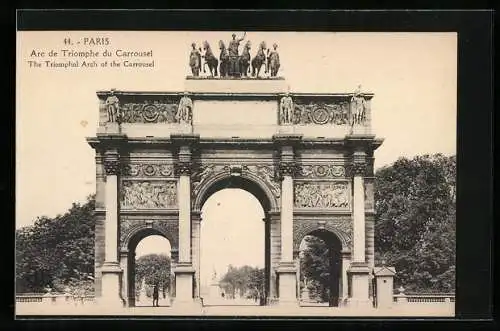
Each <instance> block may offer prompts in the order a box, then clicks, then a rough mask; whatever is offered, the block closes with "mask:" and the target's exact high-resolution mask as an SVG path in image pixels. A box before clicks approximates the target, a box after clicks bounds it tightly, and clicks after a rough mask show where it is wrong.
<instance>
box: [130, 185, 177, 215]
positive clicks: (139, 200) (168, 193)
mask: <svg viewBox="0 0 500 331" xmlns="http://www.w3.org/2000/svg"><path fill="white" fill-rule="evenodd" d="M120 197H121V207H122V208H124V209H169V208H176V207H177V183H176V182H175V181H123V182H122V185H121V192H120Z"/></svg>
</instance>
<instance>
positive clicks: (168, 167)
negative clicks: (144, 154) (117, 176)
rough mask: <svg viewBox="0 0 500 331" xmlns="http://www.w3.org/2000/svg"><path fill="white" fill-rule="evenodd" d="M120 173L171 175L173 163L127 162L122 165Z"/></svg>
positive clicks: (130, 174) (133, 175) (135, 175)
mask: <svg viewBox="0 0 500 331" xmlns="http://www.w3.org/2000/svg"><path fill="white" fill-rule="evenodd" d="M122 175H123V176H127V177H139V176H143V177H171V176H172V175H173V165H172V164H167V163H129V164H124V165H123V168H122Z"/></svg>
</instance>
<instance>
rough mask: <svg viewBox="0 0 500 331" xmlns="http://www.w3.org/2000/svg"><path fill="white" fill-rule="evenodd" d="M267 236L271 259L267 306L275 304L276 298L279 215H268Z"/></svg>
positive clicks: (278, 258)
mask: <svg viewBox="0 0 500 331" xmlns="http://www.w3.org/2000/svg"><path fill="white" fill-rule="evenodd" d="M269 222H270V223H269V236H270V243H269V249H270V258H271V261H270V262H271V269H270V272H269V278H270V284H269V285H270V286H269V297H268V304H274V303H276V300H277V298H278V279H277V276H278V274H277V270H278V266H279V262H280V258H281V257H280V255H281V254H280V250H281V230H280V226H281V224H280V214H279V213H274V212H273V213H270V214H269Z"/></svg>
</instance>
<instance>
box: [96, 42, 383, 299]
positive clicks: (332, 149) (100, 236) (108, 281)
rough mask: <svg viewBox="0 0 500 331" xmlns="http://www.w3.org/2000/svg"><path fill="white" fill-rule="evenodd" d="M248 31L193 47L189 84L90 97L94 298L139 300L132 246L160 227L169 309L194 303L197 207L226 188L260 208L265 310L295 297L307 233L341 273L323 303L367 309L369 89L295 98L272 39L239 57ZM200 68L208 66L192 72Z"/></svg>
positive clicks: (370, 261) (375, 141)
mask: <svg viewBox="0 0 500 331" xmlns="http://www.w3.org/2000/svg"><path fill="white" fill-rule="evenodd" d="M245 37H246V34H243V36H242V37H237V36H236V35H235V34H234V35H233V36H232V39H231V41H230V42H229V44H228V47H227V48H226V47H225V44H224V42H222V41H220V42H219V48H220V50H221V53H220V57H219V58H218V59H217V58H216V57H215V56H214V54H213V53H212V51H211V48H210V45H209V43H208V42H206V41H205V42H203V43H202V44H203V49H202V50H201V52H200V49H197V45H196V44H195V43H193V44H192V45H191V46H192V50H191V53H190V56H189V67H190V68H191V70H192V76H188V77H186V80H185V89H184V91H180V92H179V91H177V92H162V93H148V92H140V91H116V90H113V89H112V90H109V91H98V92H97V96H98V99H99V104H100V106H99V114H100V117H99V118H100V120H99V126H98V129H97V134H96V136H95V137H90V138H87V141H88V143H89V144H90V145H91V146H92V148H94V149H95V152H96V174H97V175H96V177H97V178H96V179H97V184H96V190H97V191H96V210H95V213H96V217H97V224H96V229H95V233H96V249H95V268H96V270H95V291H96V297H97V299H98V301H99V302H103V303H105V304H107V305H113V304H115V305H117V306H134V305H135V297H136V294H135V286H134V280H135V274H134V264H135V248H136V246H137V244H138V242H139V241H140V240H142V239H143V238H145V237H146V236H149V235H155V234H156V235H161V236H164V237H166V238H167V239H168V240H169V241H170V244H171V248H172V251H171V255H172V270H173V274H174V276H173V279H172V286H171V293H170V295H171V297H172V304H173V305H174V306H175V305H177V306H179V305H181V306H182V305H200V304H201V300H200V223H201V222H202V217H201V216H202V215H201V208H202V206H203V203H204V202H205V201H206V200H207V199H208V197H209V196H211V195H212V194H213V193H215V192H217V191H218V190H220V189H222V188H226V187H234V188H242V189H244V190H247V191H248V192H250V193H252V194H253V195H254V196H255V197H256V198H257V199H258V200H259V201H260V203H261V204H262V207H263V209H264V211H265V218H264V222H265V275H266V281H265V300H264V301H263V302H264V304H266V305H272V304H279V305H297V304H298V303H299V301H300V296H301V293H300V292H301V290H300V283H301V281H300V279H301V278H300V268H299V261H298V260H299V255H298V251H299V245H300V242H301V241H302V239H303V238H304V237H305V236H306V235H308V234H315V235H318V236H320V237H321V238H322V239H324V240H325V242H327V244H328V245H329V247H330V251H331V252H332V254H331V258H332V259H333V260H332V263H331V265H332V266H335V267H333V268H334V269H335V268H336V269H335V270H334V269H332V270H330V271H331V273H330V274H331V276H330V277H331V279H330V283H331V286H330V291H329V292H330V297H331V298H330V304H331V305H333V306H356V307H357V306H359V307H367V306H372V297H373V293H372V292H373V288H372V278H373V273H372V272H373V268H374V202H373V199H374V187H373V185H374V177H373V176H374V173H373V162H374V158H373V152H374V150H375V149H376V148H378V147H379V146H380V145H381V144H382V141H383V139H380V138H376V137H375V135H373V134H372V132H371V99H372V98H373V94H371V93H366V92H362V90H361V87H360V86H359V87H358V88H357V89H356V90H355V91H354V92H351V93H313V92H312V93H294V92H290V88H289V87H288V85H287V83H286V81H285V79H284V78H283V77H280V76H278V74H279V55H278V45H277V44H276V43H274V44H273V45H272V49H271V50H268V49H267V48H266V43H265V42H261V43H260V45H259V49H258V51H257V54H256V56H255V57H254V58H253V59H252V60H250V55H249V51H250V49H251V47H250V45H251V43H250V42H249V41H247V42H246V44H245V46H244V50H243V52H242V54H241V55H239V53H238V45H239V43H240V42H242V41H243V38H245ZM202 52H203V56H202V55H201V53H202ZM202 58H203V61H202ZM202 63H203V65H206V66H207V69H208V70H209V73H208V74H205V75H201V76H200V74H201V73H202V72H203V71H205V70H204V68H202ZM262 66H264V67H265V68H264V72H266V74H269V75H268V77H260V76H259V72H260V69H261V67H262ZM247 72H250V73H251V74H250V75H249V76H250V77H245V76H248V75H247ZM205 73H206V72H205ZM235 77H236V79H234V78H235ZM248 114H252V116H249V115H248ZM241 118H244V119H245V121H244V122H241V121H237V120H235V119H241ZM224 121H226V122H224ZM391 269H392V268H391ZM377 290H379V289H377ZM390 291H392V289H390Z"/></svg>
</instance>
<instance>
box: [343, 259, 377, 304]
mask: <svg viewBox="0 0 500 331" xmlns="http://www.w3.org/2000/svg"><path fill="white" fill-rule="evenodd" d="M347 274H348V277H349V278H350V280H351V296H350V297H349V298H347V300H346V306H347V307H349V308H352V307H356V308H373V302H372V300H370V293H369V283H370V268H369V267H368V264H367V263H365V262H351V265H350V266H349V269H348V270H347Z"/></svg>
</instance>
